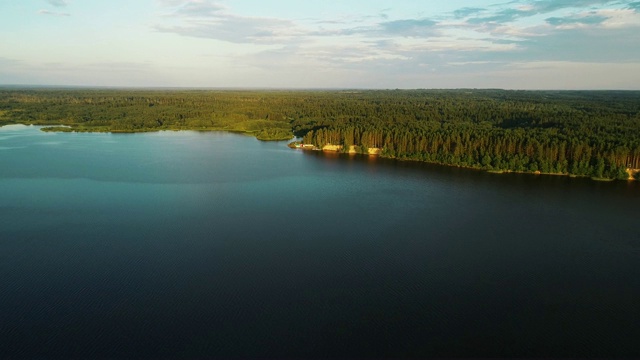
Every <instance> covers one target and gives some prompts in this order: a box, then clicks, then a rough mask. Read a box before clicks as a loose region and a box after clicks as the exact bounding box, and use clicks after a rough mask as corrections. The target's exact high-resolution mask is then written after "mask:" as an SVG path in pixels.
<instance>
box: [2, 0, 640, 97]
mask: <svg viewBox="0 0 640 360" xmlns="http://www.w3.org/2000/svg"><path fill="white" fill-rule="evenodd" d="M0 84H4V85H9V84H14V85H18V84H19V85H64V86H111V87H214V88H217V87H225V88H227V87H233V88H236V87H238V88H349V89H354V88H370V89H396V88H399V89H415V88H428V89H433V88H504V89H640V1H638V0H614V1H607V0H512V1H501V0H447V1H440V0H438V1H435V0H434V1H431V0H313V1H311V0H0Z"/></svg>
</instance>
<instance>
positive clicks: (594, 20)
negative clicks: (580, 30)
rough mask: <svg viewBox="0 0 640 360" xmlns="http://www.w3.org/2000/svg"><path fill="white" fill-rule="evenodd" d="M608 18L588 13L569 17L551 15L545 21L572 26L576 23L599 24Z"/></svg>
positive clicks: (561, 25) (550, 23) (556, 24)
mask: <svg viewBox="0 0 640 360" xmlns="http://www.w3.org/2000/svg"><path fill="white" fill-rule="evenodd" d="M607 19H609V18H608V17H606V16H603V15H587V16H567V17H550V18H547V19H546V20H545V21H546V22H547V24H549V25H552V26H557V27H563V26H566V27H572V26H576V25H578V26H579V25H599V24H602V23H604V22H605V21H606V20H607Z"/></svg>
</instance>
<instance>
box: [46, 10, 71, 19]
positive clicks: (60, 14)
mask: <svg viewBox="0 0 640 360" xmlns="http://www.w3.org/2000/svg"><path fill="white" fill-rule="evenodd" d="M38 14H41V15H51V16H60V17H64V16H71V14H69V13H64V12H56V11H49V10H38Z"/></svg>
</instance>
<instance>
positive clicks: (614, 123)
mask: <svg viewBox="0 0 640 360" xmlns="http://www.w3.org/2000/svg"><path fill="white" fill-rule="evenodd" d="M8 123H23V124H39V125H51V127H49V128H46V130H53V131H107V132H141V131H158V130H187V129H189V130H227V131H237V132H243V133H248V134H251V135H254V136H256V137H257V138H258V139H261V140H287V139H291V138H292V136H293V135H295V136H298V137H302V138H303V141H304V143H307V144H313V145H315V146H317V147H320V148H321V147H323V146H324V145H327V144H332V145H343V149H344V150H345V151H346V150H347V149H349V148H350V147H351V148H355V149H358V150H359V151H360V152H367V150H368V149H369V148H380V149H381V151H382V153H381V154H382V156H385V157H391V158H397V159H407V160H419V161H426V162H433V163H440V164H447V165H454V166H464V167H471V168H479V169H486V170H491V171H498V172H499V171H519V172H540V173H557V174H569V175H576V176H590V177H594V178H610V179H626V178H628V177H629V173H628V172H627V169H639V168H640V92H637V91H506V90H366V91H284V90H282V91H276V90H273V91H249V90H246V91H232V90H225V91H222V90H117V89H20V88H4V89H0V125H2V124H8ZM60 125H62V126H63V127H61V126H60Z"/></svg>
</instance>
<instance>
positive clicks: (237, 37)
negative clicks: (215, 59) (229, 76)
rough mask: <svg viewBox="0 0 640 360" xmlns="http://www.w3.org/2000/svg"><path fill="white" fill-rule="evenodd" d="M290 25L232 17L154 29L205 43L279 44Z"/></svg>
mask: <svg viewBox="0 0 640 360" xmlns="http://www.w3.org/2000/svg"><path fill="white" fill-rule="evenodd" d="M293 28H294V24H293V23H292V22H290V21H288V20H280V19H271V18H253V17H242V16H235V15H227V14H222V15H216V17H214V18H212V19H204V20H198V19H192V20H190V21H189V22H188V23H187V24H184V25H173V26H162V25H158V26H156V29H157V30H158V31H162V32H170V33H176V34H178V35H182V36H191V37H198V38H206V39H215V40H222V41H228V42H232V43H263V44H273V43H280V42H282V38H283V37H288V36H290V35H291V31H292V29H293Z"/></svg>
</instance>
